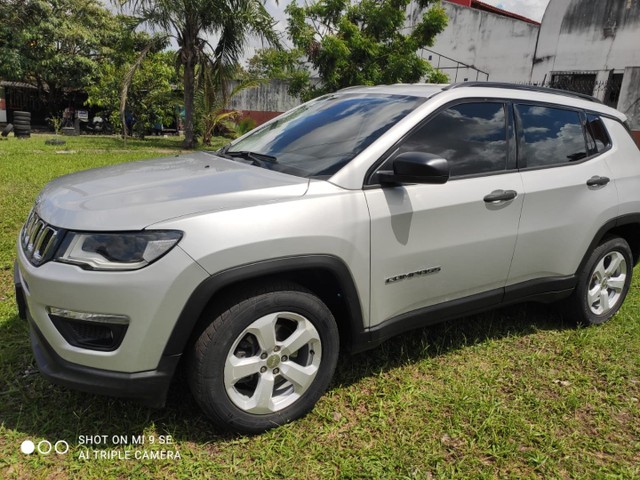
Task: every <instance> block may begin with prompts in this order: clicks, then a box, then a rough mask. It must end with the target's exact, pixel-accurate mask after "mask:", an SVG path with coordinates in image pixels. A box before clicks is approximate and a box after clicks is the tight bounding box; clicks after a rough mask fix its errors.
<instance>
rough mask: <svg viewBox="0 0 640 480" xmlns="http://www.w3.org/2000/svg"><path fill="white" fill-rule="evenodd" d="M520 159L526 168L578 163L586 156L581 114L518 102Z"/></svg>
mask: <svg viewBox="0 0 640 480" xmlns="http://www.w3.org/2000/svg"><path fill="white" fill-rule="evenodd" d="M516 112H517V116H518V119H519V122H520V127H521V132H522V133H521V137H520V154H519V155H520V159H521V160H523V161H524V165H525V166H526V167H543V166H548V165H559V164H563V163H569V162H575V161H578V160H582V159H583V158H586V157H587V149H586V143H585V137H584V132H583V129H582V122H581V121H580V114H579V113H578V112H576V111H573V110H564V109H559V108H549V107H543V106H538V105H516Z"/></svg>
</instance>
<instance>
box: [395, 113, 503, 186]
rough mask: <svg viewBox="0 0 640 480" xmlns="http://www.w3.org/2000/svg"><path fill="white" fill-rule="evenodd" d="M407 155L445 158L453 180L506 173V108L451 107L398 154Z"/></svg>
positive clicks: (422, 128)
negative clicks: (417, 153) (503, 171)
mask: <svg viewBox="0 0 640 480" xmlns="http://www.w3.org/2000/svg"><path fill="white" fill-rule="evenodd" d="M404 152H426V153H432V154H434V155H438V156H441V157H443V158H446V159H447V160H448V161H449V166H450V167H451V175H452V176H459V175H471V174H477V173H487V172H495V171H500V170H505V169H506V165H507V133H506V121H505V109H504V105H503V104H502V103H484V102H483V103H465V104H462V105H456V106H455V107H451V108H449V109H447V110H445V111H443V112H441V113H439V114H437V115H436V116H435V117H434V118H432V119H431V120H429V121H428V122H427V123H426V124H424V125H423V126H422V127H420V128H419V129H418V130H417V131H415V132H413V133H412V134H411V135H410V136H409V137H408V138H407V139H406V140H405V141H404V142H403V143H402V145H401V146H400V150H399V151H398V154H400V153H404Z"/></svg>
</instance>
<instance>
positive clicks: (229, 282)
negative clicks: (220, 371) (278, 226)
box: [163, 255, 368, 356]
mask: <svg viewBox="0 0 640 480" xmlns="http://www.w3.org/2000/svg"><path fill="white" fill-rule="evenodd" d="M274 280H288V281H292V282H295V283H297V284H299V285H301V286H303V287H305V288H307V289H308V290H310V291H311V292H313V293H314V294H315V295H317V296H318V297H319V298H320V299H321V300H322V301H323V302H324V303H325V304H326V305H327V307H328V308H329V309H330V310H331V312H332V313H333V315H334V317H335V319H336V323H337V325H338V330H339V333H340V338H341V343H342V345H343V347H346V348H349V349H358V347H357V345H360V344H363V343H365V344H366V343H367V341H368V336H367V334H366V333H365V330H364V323H363V313H362V307H361V304H360V298H359V295H358V292H357V289H356V286H355V281H354V280H353V276H352V275H351V272H350V271H349V269H348V267H347V266H346V264H345V263H344V262H343V261H342V260H340V259H339V258H337V257H334V256H331V255H305V256H300V257H285V258H277V259H272V260H266V261H262V262H258V263H252V264H248V265H243V266H239V267H234V268H231V269H229V270H225V271H222V272H219V273H216V274H214V275H211V276H210V277H209V278H207V279H205V280H204V281H203V282H202V283H201V284H200V285H199V286H198V287H197V288H196V289H195V290H194V291H193V293H192V294H191V296H190V297H189V300H188V301H187V303H186V305H185V306H184V308H183V309H182V312H181V314H180V316H179V317H178V320H177V321H176V324H175V325H174V327H173V330H172V332H171V335H170V337H169V340H168V341H167V344H166V346H165V349H164V352H163V356H168V355H180V354H182V353H183V352H184V350H185V348H186V347H187V345H188V343H189V341H190V339H191V338H192V337H193V334H194V332H196V331H197V329H198V325H199V323H200V319H201V317H202V314H203V313H204V312H205V311H206V310H207V308H210V307H211V306H212V305H214V304H215V302H216V301H218V300H219V299H221V298H224V297H225V296H226V295H225V293H228V292H229V291H230V290H233V289H238V288H243V287H244V286H247V285H249V284H252V283H253V284H255V283H256V282H265V281H267V282H271V281H274Z"/></svg>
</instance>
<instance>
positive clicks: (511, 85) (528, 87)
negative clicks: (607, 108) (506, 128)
mask: <svg viewBox="0 0 640 480" xmlns="http://www.w3.org/2000/svg"><path fill="white" fill-rule="evenodd" d="M461 87H485V88H510V89H512V90H524V91H526V92H539V93H551V94H554V95H564V96H565V97H574V98H581V99H582V100H588V101H590V102H594V103H602V102H601V101H600V100H598V99H597V98H596V97H592V96H591V95H586V94H584V93H578V92H571V91H569V90H560V89H558V88H549V87H538V86H536V85H524V84H521V83H507V82H459V83H453V84H451V85H449V86H447V87H445V88H443V90H451V89H454V88H461Z"/></svg>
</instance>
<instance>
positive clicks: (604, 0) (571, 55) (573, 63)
mask: <svg viewBox="0 0 640 480" xmlns="http://www.w3.org/2000/svg"><path fill="white" fill-rule="evenodd" d="M533 63H534V65H533V72H532V76H531V80H532V81H534V82H541V81H543V80H544V79H545V76H546V77H547V78H546V80H549V78H548V77H549V75H550V74H551V73H552V72H571V71H587V72H589V71H592V72H594V73H595V72H598V71H611V70H614V71H619V72H620V73H622V71H624V69H625V68H626V67H628V66H638V65H640V0H551V1H550V2H549V6H548V7H547V10H546V11H545V14H544V17H543V19H542V26H541V28H540V39H539V41H538V47H537V51H536V55H535V59H534V62H533Z"/></svg>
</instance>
